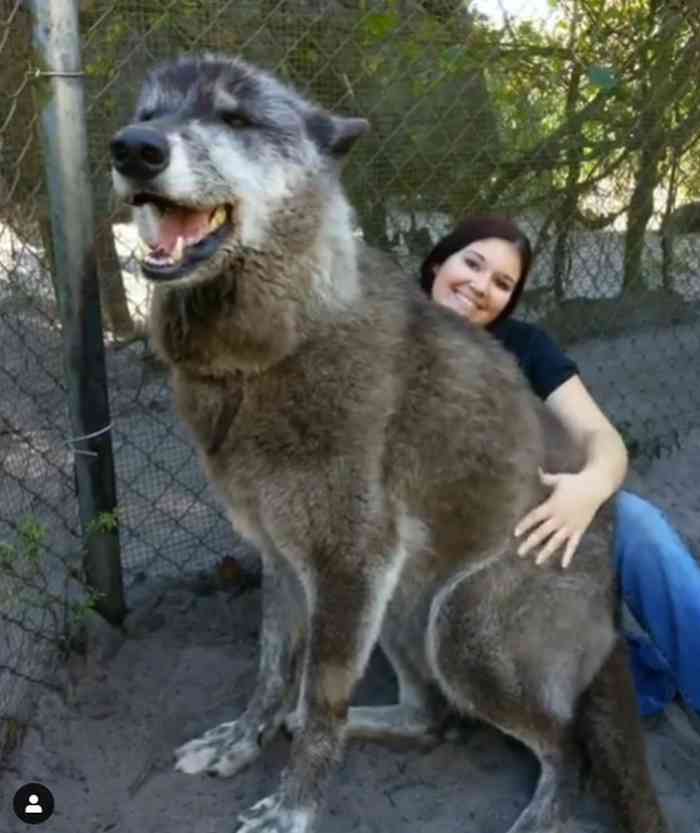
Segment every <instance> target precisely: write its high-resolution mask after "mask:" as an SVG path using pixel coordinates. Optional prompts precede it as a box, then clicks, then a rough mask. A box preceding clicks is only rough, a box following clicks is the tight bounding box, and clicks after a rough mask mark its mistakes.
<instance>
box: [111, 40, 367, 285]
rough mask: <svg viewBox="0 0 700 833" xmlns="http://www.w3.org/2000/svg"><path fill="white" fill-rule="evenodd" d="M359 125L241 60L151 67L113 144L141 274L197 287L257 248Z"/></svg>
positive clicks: (191, 60)
mask: <svg viewBox="0 0 700 833" xmlns="http://www.w3.org/2000/svg"><path fill="white" fill-rule="evenodd" d="M367 128H368V124H367V122H366V121H364V120H363V119H352V118H340V117H338V116H334V115H331V114H328V113H326V112H324V111H322V110H320V109H319V108H317V107H315V106H313V105H311V104H309V103H308V102H306V101H305V100H304V99H303V98H301V96H299V95H298V94H297V93H296V92H295V91H294V90H292V89H291V88H289V87H286V86H284V85H283V84H282V83H280V82H279V81H277V80H276V79H275V78H274V77H272V76H270V75H268V74H267V73H264V72H261V71H260V70H258V69H257V68H254V67H252V66H250V65H249V64H246V63H245V62H243V61H241V60H238V59H231V58H226V57H222V56H217V55H204V56H199V57H187V58H181V59H179V60H177V61H174V62H172V63H168V64H164V65H162V66H160V67H158V68H156V69H155V70H154V71H153V72H152V73H151V74H150V76H149V77H148V78H147V79H146V81H145V83H144V86H143V89H142V91H141V95H140V97H139V101H138V104H137V108H136V112H135V114H134V118H133V121H132V123H131V124H129V125H128V126H127V127H124V128H123V129H121V130H120V131H119V132H118V133H117V134H116V135H115V136H114V138H113V140H112V143H111V153H112V176H113V181H114V186H115V190H116V192H117V194H118V196H119V197H120V198H121V199H123V200H124V201H126V202H128V203H130V204H131V205H132V206H133V207H134V212H135V220H136V223H137V226H138V229H139V233H140V236H141V239H142V241H143V246H142V250H141V258H140V259H141V265H142V271H143V273H144V275H145V276H146V277H147V278H149V279H151V280H153V281H159V282H166V281H167V282H173V281H177V282H178V283H187V284H198V283H201V282H203V281H206V280H209V279H210V278H212V277H215V276H216V275H218V274H220V273H221V271H222V270H223V269H225V268H226V266H227V264H228V263H229V262H231V260H232V259H233V258H234V257H235V256H237V255H239V254H240V253H242V252H245V251H246V250H251V249H252V250H260V249H261V248H263V249H264V247H265V244H266V239H267V236H268V234H269V228H270V224H271V223H272V222H273V218H274V217H275V214H276V213H277V212H279V211H280V209H281V207H282V206H284V205H289V204H290V202H293V201H294V197H295V194H301V193H303V192H305V191H308V190H309V189H310V188H312V187H313V182H314V180H315V179H317V178H318V177H319V176H321V175H322V174H323V173H324V172H327V171H328V169H329V165H332V164H333V162H334V161H337V160H339V159H340V158H341V157H343V156H344V154H345V153H346V152H347V151H348V150H349V148H350V147H351V145H352V143H353V142H354V140H355V139H356V138H357V137H359V136H360V135H362V134H363V133H364V132H366V130H367ZM302 213H303V210H302Z"/></svg>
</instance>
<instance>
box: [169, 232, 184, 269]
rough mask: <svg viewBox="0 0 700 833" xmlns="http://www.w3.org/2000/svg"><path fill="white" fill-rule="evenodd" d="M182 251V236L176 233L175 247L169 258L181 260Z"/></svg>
mask: <svg viewBox="0 0 700 833" xmlns="http://www.w3.org/2000/svg"><path fill="white" fill-rule="evenodd" d="M184 251H185V241H184V240H183V239H182V236H180V235H178V238H177V242H176V243H175V248H174V249H173V253H172V255H171V258H172V259H173V260H174V261H175V262H176V263H177V261H179V260H182V255H183V253H184Z"/></svg>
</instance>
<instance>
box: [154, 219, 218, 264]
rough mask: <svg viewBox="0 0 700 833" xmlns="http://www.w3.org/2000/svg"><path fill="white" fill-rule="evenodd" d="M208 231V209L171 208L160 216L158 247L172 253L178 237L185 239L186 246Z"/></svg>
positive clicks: (195, 241)
mask: <svg viewBox="0 0 700 833" xmlns="http://www.w3.org/2000/svg"><path fill="white" fill-rule="evenodd" d="M208 231H209V212H208V211H191V210H190V209H188V208H171V209H169V210H168V211H166V212H165V214H163V215H162V216H161V218H160V223H159V228H158V232H159V236H158V245H157V248H158V249H160V250H162V251H163V252H166V253H167V254H170V253H171V252H173V250H174V249H175V245H176V244H177V238H178V237H182V238H183V239H184V243H185V246H191V245H192V244H194V243H198V242H199V241H200V240H201V239H202V238H203V237H206V235H207V233H208Z"/></svg>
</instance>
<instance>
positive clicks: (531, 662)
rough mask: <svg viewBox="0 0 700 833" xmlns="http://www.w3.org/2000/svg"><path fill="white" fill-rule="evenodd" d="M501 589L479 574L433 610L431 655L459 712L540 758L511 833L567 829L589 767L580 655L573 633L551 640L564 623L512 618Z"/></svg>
mask: <svg viewBox="0 0 700 833" xmlns="http://www.w3.org/2000/svg"><path fill="white" fill-rule="evenodd" d="M497 584H498V582H497V579H494V586H495V587H497ZM498 592H499V591H498V590H497V589H496V590H495V591H494V592H489V590H488V589H487V587H486V585H485V583H484V582H483V581H480V580H479V579H478V578H477V579H476V580H472V579H471V578H469V579H466V580H465V581H462V582H460V583H457V584H456V585H454V586H453V587H452V589H447V590H446V592H445V594H444V595H443V596H442V598H438V599H437V600H436V602H434V604H433V609H432V611H431V619H430V624H429V629H428V636H427V647H428V656H429V660H430V663H431V666H432V668H433V671H434V674H435V677H436V679H437V681H438V682H439V684H440V686H441V688H442V690H443V692H444V693H445V696H446V697H447V698H448V700H449V701H450V702H451V703H452V704H453V705H454V707H455V708H456V709H457V710H459V711H461V712H463V713H464V714H467V715H470V716H475V717H477V718H479V719H481V720H484V721H486V722H488V723H490V724H492V725H493V726H495V727H496V728H498V729H500V730H501V731H503V732H505V733H506V734H509V735H511V736H512V737H515V738H516V739H518V740H520V741H521V742H522V743H524V744H525V745H526V746H527V747H529V749H530V750H531V751H532V752H533V753H534V754H535V755H536V756H537V758H538V759H539V762H540V766H541V774H540V778H539V782H538V784H537V787H536V789H535V792H534V794H533V796H532V799H531V801H530V803H529V804H528V805H527V807H525V809H524V810H523V811H522V813H521V814H520V816H519V817H518V818H517V820H516V821H515V823H514V824H513V826H512V827H511V828H510V830H509V833H560V831H562V830H563V829H564V825H565V824H566V822H567V820H568V819H569V817H570V815H571V813H572V811H573V809H574V806H575V800H576V796H577V793H578V791H579V788H580V776H581V771H582V754H581V751H582V750H581V749H580V746H579V744H578V742H577V738H576V728H575V727H576V723H575V704H576V699H577V695H578V693H579V691H580V688H581V683H580V667H581V660H580V655H578V656H577V655H576V653H575V652H574V651H571V650H568V651H567V650H566V649H567V645H568V644H569V639H570V637H569V636H567V638H566V639H565V640H564V639H562V640H561V644H558V643H557V641H556V638H555V639H554V640H553V641H550V633H551V632H552V631H555V630H556V627H553V626H552V623H551V622H550V626H549V629H548V630H547V629H545V628H544V627H543V626H542V622H541V621H539V619H538V612H537V610H534V611H532V612H531V615H528V616H527V621H526V620H524V619H523V618H521V617H517V616H516V617H515V618H514V619H510V620H509V618H508V614H507V613H505V614H504V612H503V611H502V609H501V607H499V604H498V603H499V602H500V601H501V599H500V597H499V596H498ZM528 613H529V614H530V612H528ZM554 621H556V620H554ZM608 644H609V641H608V642H606V643H605V644H604V647H606V646H607V645H608ZM601 650H602V649H601ZM603 656H604V654H603Z"/></svg>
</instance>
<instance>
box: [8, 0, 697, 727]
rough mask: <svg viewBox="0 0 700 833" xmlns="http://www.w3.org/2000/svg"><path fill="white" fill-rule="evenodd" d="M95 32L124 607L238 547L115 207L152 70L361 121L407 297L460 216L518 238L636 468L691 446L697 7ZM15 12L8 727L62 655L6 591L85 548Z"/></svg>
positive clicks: (91, 48) (282, 2) (376, 14)
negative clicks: (251, 86) (279, 82)
mask: <svg viewBox="0 0 700 833" xmlns="http://www.w3.org/2000/svg"><path fill="white" fill-rule="evenodd" d="M80 9H81V32H82V35H81V37H82V44H81V46H82V58H83V66H84V70H85V73H86V79H85V83H86V91H87V105H88V112H87V118H88V134H89V137H90V153H91V164H92V176H93V186H94V198H95V206H96V219H97V240H96V247H97V255H98V263H99V272H100V284H101V293H102V305H103V319H104V322H105V339H106V342H107V343H108V346H109V350H108V357H107V361H108V368H109V387H110V405H111V408H112V415H113V425H114V430H113V437H114V453H115V463H116V467H117V481H118V497H119V506H120V508H119V522H120V529H121V545H122V555H123V564H124V567H125V570H126V580H127V582H133V581H136V580H137V579H138V578H139V576H143V575H144V574H149V575H153V574H157V573H162V574H172V573H178V572H182V571H186V570H187V571H189V570H192V569H200V568H206V567H208V566H209V565H211V564H212V563H213V562H214V561H216V560H218V559H220V558H222V557H224V556H225V555H227V554H229V553H230V552H231V551H232V548H235V546H236V545H237V544H236V541H235V538H234V536H233V533H232V532H231V530H230V528H229V525H228V523H227V522H226V521H225V519H224V518H223V516H222V514H221V513H220V511H219V509H218V508H217V506H216V503H215V501H214V500H213V497H212V495H211V494H210V493H209V491H208V489H207V486H206V483H205V482H204V479H203V476H202V474H201V473H200V470H199V468H198V465H197V462H196V460H195V459H194V453H193V449H192V447H191V444H190V442H189V440H188V438H187V436H186V434H185V431H184V429H183V427H182V426H181V425H180V424H179V423H178V421H177V419H176V417H175V415H174V413H173V409H172V404H171V399H170V396H169V393H168V389H167V383H166V379H165V376H164V371H163V368H162V367H160V366H159V364H158V362H157V361H156V360H155V359H154V357H153V355H152V354H151V351H150V349H149V345H148V341H147V338H146V337H145V322H146V316H147V308H148V301H149V289H148V286H147V285H146V284H145V283H144V282H143V280H142V279H141V278H140V277H139V274H138V268H137V265H136V260H135V257H134V248H135V245H136V235H135V232H134V229H133V227H132V226H131V224H130V222H129V218H128V216H126V215H124V214H123V212H122V210H121V209H120V208H119V207H118V206H116V205H115V204H114V202H113V199H112V196H111V187H110V174H109V158H108V148H109V139H110V137H111V136H112V134H113V132H114V131H115V130H116V129H117V128H118V127H119V126H120V125H122V124H124V123H126V122H127V121H128V119H129V116H130V113H131V108H132V106H133V103H134V100H135V97H136V94H137V90H138V86H139V84H140V81H141V79H142V77H143V76H144V74H145V72H146V70H147V69H148V68H150V67H151V66H152V65H153V64H154V63H155V62H157V61H159V60H161V59H164V58H167V57H171V56H174V55H177V54H179V53H181V52H193V51H197V50H203V49H208V50H217V51H224V52H231V53H236V54H241V55H243V56H244V57H245V58H247V59H248V60H250V61H252V62H254V63H258V64H260V65H262V66H265V67H266V68H270V69H273V70H275V71H276V72H277V73H279V74H280V75H281V76H282V77H283V78H285V79H287V80H289V81H291V82H293V83H295V84H296V85H297V86H298V87H299V88H301V90H302V91H304V92H306V93H308V94H310V95H311V96H312V97H313V98H315V99H316V100H317V101H318V102H319V103H321V104H322V105H324V106H326V107H328V108H330V109H333V110H336V111H339V112H344V113H348V114H350V113H351V114H359V115H363V116H365V117H367V118H368V119H369V120H370V122H371V125H372V131H371V134H370V135H369V136H368V137H367V138H366V139H363V141H362V142H360V143H358V145H357V148H356V149H355V150H353V155H352V159H351V161H350V163H349V165H348V166H347V168H346V172H345V182H346V186H347V190H348V192H349V195H350V197H351V199H352V201H353V204H354V207H355V209H356V212H357V222H358V225H359V227H360V228H361V230H362V233H363V235H364V237H365V239H366V240H367V241H368V242H369V243H370V244H371V245H375V246H379V247H381V248H383V249H385V250H387V251H390V252H392V253H393V254H394V255H395V256H396V257H397V258H399V259H400V260H401V262H402V264H403V265H404V266H405V268H406V270H407V271H409V272H414V273H415V272H417V268H418V264H419V262H420V259H421V257H422V256H424V255H425V254H427V252H428V250H429V249H430V247H431V245H432V243H434V242H435V240H436V239H437V238H438V237H439V236H440V235H441V234H442V233H443V232H444V231H446V230H447V229H448V228H449V227H450V225H451V224H452V223H453V222H454V221H455V220H456V219H458V218H459V217H461V216H462V215H463V214H465V213H467V212H469V211H490V212H494V211H498V212H501V213H508V214H510V215H511V216H514V217H515V218H517V219H518V220H519V221H520V223H521V224H522V226H523V228H524V229H525V230H526V231H527V232H528V233H529V234H530V235H531V237H532V240H533V242H534V243H535V246H536V251H537V259H536V266H535V269H534V272H533V274H532V277H531V279H530V281H529V287H528V290H527V292H526V295H525V301H524V304H523V310H522V311H523V315H525V316H526V317H528V318H530V319H533V320H538V321H541V322H542V323H543V325H544V327H545V328H546V329H547V330H548V331H550V332H551V333H552V334H553V335H555V336H557V337H558V338H559V339H560V340H561V341H562V343H563V344H564V345H565V346H567V347H568V348H569V349H570V351H571V352H572V354H573V355H574V357H575V358H576V359H577V361H578V362H579V365H580V368H581V371H582V375H583V377H584V380H585V381H586V384H587V385H588V386H589V387H590V388H591V390H592V392H593V394H594V396H595V397H596V399H597V400H598V401H599V402H600V403H601V405H602V406H603V408H604V409H605V410H606V412H607V413H608V414H609V415H610V416H611V418H612V419H613V420H614V422H615V423H616V425H617V426H618V428H619V429H620V430H621V432H622V434H623V436H624V437H625V439H626V441H627V443H628V446H629V448H630V450H631V452H632V453H633V456H634V458H635V459H636V460H637V461H638V462H639V463H640V464H641V463H643V462H644V461H645V460H648V459H650V458H651V457H653V456H654V455H658V454H659V453H661V452H662V451H663V450H667V449H671V448H673V447H675V445H676V444H677V443H678V441H679V439H680V438H682V437H683V436H685V435H686V434H687V432H688V431H689V430H691V429H692V428H693V427H695V426H697V425H698V421H699V420H698V416H697V414H698V399H699V394H698V392H697V384H696V379H697V374H698V369H699V368H698V355H699V353H698V339H699V338H700V330H699V328H698V323H697V320H698V310H699V309H700V304H699V302H700V263H699V260H700V250H699V248H698V243H699V242H700V238H699V237H698V235H700V141H699V140H700V88H699V87H698V85H697V83H696V79H697V78H698V77H699V76H700V49H698V46H699V45H700V43H699V41H700V27H699V26H698V19H699V18H700V15H699V10H700V7H699V5H698V3H697V2H692V0H691V2H684V3H682V4H681V3H673V2H668V3H645V2H639V3H608V2H603V0H559V1H558V2H532V0H528V1H527V2H524V0H494V2H490V1H488V0H481V1H480V2H474V3H469V2H462V1H461V0H460V2H458V0H314V2H310V0H257V1H255V2H254V0H235V2H234V0H171V1H170V2H163V1H162V0H158V2H147V1H143V0H138V1H137V0H132V2H129V1H128V0H90V2H85V3H81V4H80ZM0 10H1V13H0V67H1V69H0V80H1V82H2V84H1V85H2V89H3V92H4V94H5V97H4V98H3V101H2V102H1V103H0V161H2V165H1V166H0V292H1V295H0V379H2V390H3V395H2V396H1V397H0V454H1V455H2V474H3V477H2V480H1V481H0V540H2V541H3V542H5V545H6V547H7V548H11V551H12V553H14V555H13V558H14V561H13V562H12V565H11V568H8V569H10V572H9V573H8V578H7V583H3V593H2V594H1V595H0V611H1V612H2V617H3V619H4V621H5V622H6V623H8V625H9V626H10V627H8V628H5V629H3V633H6V634H9V636H7V642H6V645H4V646H3V647H0V651H1V652H2V653H0V714H14V713H16V709H15V710H14V711H13V708H14V707H13V705H12V704H13V702H14V703H16V702H18V701H19V700H21V697H20V696H19V695H18V692H20V691H21V689H20V688H18V685H19V682H20V681H22V680H26V679H27V678H30V679H38V678H40V677H41V673H40V672H41V668H42V662H44V660H42V659H41V655H40V652H38V651H37V649H36V645H37V644H38V643H37V641H36V639H34V635H35V634H42V635H43V636H44V637H45V638H46V640H48V641H50V639H51V638H53V635H54V631H53V630H52V629H58V630H59V631H60V629H61V624H60V623H58V622H56V621H54V619H53V618H52V617H51V616H49V618H48V619H45V616H44V615H43V614H42V615H39V613H37V612H36V611H35V612H33V613H28V612H27V611H28V610H31V609H32V606H31V605H28V604H27V601H26V598H25V597H24V596H23V595H22V594H21V593H20V592H19V591H16V590H15V584H14V583H13V582H20V581H21V579H22V575H21V571H22V569H24V570H25V571H28V572H29V574H31V573H32V570H33V569H34V568H33V566H32V565H35V564H36V563H37V555H36V553H37V552H39V553H40V554H41V557H40V562H41V564H42V565H44V567H43V572H42V571H39V572H41V573H42V575H43V574H46V575H48V576H49V584H50V585H51V587H52V588H53V589H54V591H55V592H56V593H57V594H58V595H59V596H60V594H61V593H62V592H64V590H63V589H62V588H64V586H65V582H66V575H67V573H66V571H65V567H64V564H65V562H66V561H68V562H69V563H71V564H72V563H73V562H74V561H75V560H76V558H78V557H79V553H80V539H79V535H78V531H77V512H76V501H75V495H74V484H73V479H72V470H71V451H70V447H69V445H68V443H67V442H66V441H67V439H68V437H69V429H68V423H67V418H66V406H65V390H64V384H63V381H62V370H61V367H60V358H59V357H60V354H61V353H60V337H61V334H60V324H59V322H58V320H57V315H56V307H55V302H54V293H53V288H52V283H51V269H50V263H51V242H50V225H49V217H48V211H47V203H46V195H45V190H44V186H43V177H42V171H41V165H42V160H41V155H40V151H39V144H38V141H37V136H36V122H37V108H38V106H39V103H38V101H37V95H36V90H35V86H34V84H33V70H35V69H36V57H35V56H34V55H33V53H32V48H31V25H32V23H31V17H30V14H29V12H28V10H27V4H25V3H22V2H20V0H0ZM27 519H29V521H28V520H27ZM27 523H29V526H27V525H26V524H27ZM22 524H25V525H24V526H22ZM37 529H39V530H40V531H39V532H37ZM37 536H38V539H39V540H37ZM7 552H10V549H7ZM18 553H19V556H18V555H17V554H18ZM22 553H24V555H22ZM6 561H7V559H6ZM54 563H55V564H56V565H60V567H59V566H57V567H55V568H54V567H52V566H48V567H47V566H45V565H52V564H54ZM18 565H19V567H18ZM22 565H24V566H23V567H22ZM18 569H19V572H20V576H19V577H17V576H14V577H13V576H12V575H11V573H12V570H18ZM42 580H44V579H42ZM3 582H5V578H3ZM56 582H58V584H59V585H60V587H57V586H55V585H56ZM25 595H26V594H25ZM39 610H40V611H41V610H43V608H39ZM54 618H55V617H54ZM13 698H14V699H13ZM0 739H1V738H0Z"/></svg>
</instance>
